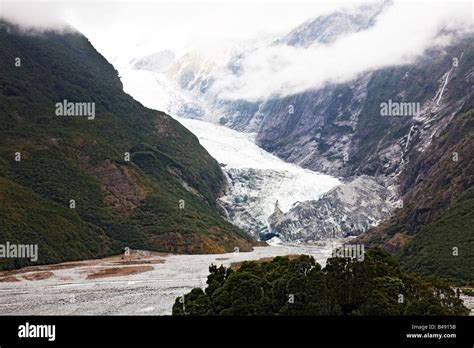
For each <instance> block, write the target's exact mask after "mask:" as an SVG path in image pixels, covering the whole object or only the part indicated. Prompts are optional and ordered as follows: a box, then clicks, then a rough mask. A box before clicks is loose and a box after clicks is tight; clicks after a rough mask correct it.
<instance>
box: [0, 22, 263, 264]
mask: <svg viewBox="0 0 474 348" xmlns="http://www.w3.org/2000/svg"><path fill="white" fill-rule="evenodd" d="M0 46H1V47H2V54H1V55H0V122H1V124H2V127H1V129H0V222H1V225H2V228H1V229H0V244H2V245H4V244H5V243H6V242H7V241H8V242H10V243H12V244H38V251H39V255H38V262H39V263H56V262H61V261H66V260H77V259H84V258H96V257H101V256H105V255H111V254H115V253H122V252H123V249H124V248H125V247H130V248H134V249H148V250H156V251H165V252H177V253H216V252H217V253H219V252H225V251H232V250H234V248H235V247H239V249H240V250H241V251H246V250H251V248H252V245H253V244H254V240H253V239H252V238H251V237H250V236H249V235H247V234H246V233H245V232H243V231H242V230H240V229H239V228H237V227H235V226H234V225H232V224H230V223H228V222H227V221H225V220H224V219H223V218H222V217H221V215H220V214H219V211H218V209H219V208H218V204H217V202H216V199H217V197H218V196H219V195H220V194H221V193H222V191H223V189H224V186H225V178H224V175H223V173H222V171H221V169H220V167H219V164H218V163H217V162H216V161H215V160H214V159H213V158H212V157H211V156H210V155H209V154H208V153H207V151H206V150H205V149H204V148H203V147H202V146H201V145H200V144H199V141H198V139H197V138H196V137H195V136H194V135H193V134H192V133H191V132H189V131H188V130H187V129H186V128H184V127H183V126H181V125H180V124H179V123H178V122H176V121H175V120H174V119H172V118H171V117H169V116H168V115H166V114H165V113H162V112H158V111H154V110H151V109H147V108H145V107H143V106H142V105H141V104H140V103H138V102H136V101H135V100H134V99H133V98H131V97H130V96H129V95H127V94H125V93H124V92H123V89H122V84H121V81H120V79H119V77H118V74H117V71H116V70H115V69H114V68H113V67H112V65H110V64H109V63H108V62H107V61H106V60H105V59H104V58H103V57H102V56H101V55H100V54H99V53H98V52H97V51H96V50H95V49H94V48H93V47H92V45H91V44H90V42H89V41H88V40H87V39H86V38H85V37H84V36H83V35H81V34H80V33H77V32H76V33H65V34H59V33H56V32H46V33H42V34H23V33H21V32H20V31H19V29H18V28H17V27H15V26H14V25H11V24H9V23H6V22H1V21H0ZM64 101H67V102H68V103H71V105H72V108H71V109H69V107H68V111H67V113H65V114H62V113H58V109H57V103H60V104H62V103H63V102H64ZM84 105H86V106H90V105H92V106H93V108H92V107H91V108H89V107H88V108H87V110H89V109H91V110H92V109H93V110H94V114H93V115H92V114H87V115H86V114H84V112H83V111H84V110H86V109H85V108H82V107H83V106H84ZM81 110H82V111H81ZM69 111H70V112H69ZM29 262H30V261H29V259H26V258H25V259H7V258H4V259H2V260H0V268H13V267H20V266H24V265H26V264H29Z"/></svg>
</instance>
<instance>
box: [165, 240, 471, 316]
mask: <svg viewBox="0 0 474 348" xmlns="http://www.w3.org/2000/svg"><path fill="white" fill-rule="evenodd" d="M209 271H210V274H209V276H208V278H207V287H206V288H205V289H204V290H202V289H200V288H195V289H193V290H192V291H191V292H189V293H187V294H185V295H184V296H183V297H178V298H177V299H176V301H175V304H174V305H173V315H200V316H205V315H265V316H268V315H389V316H394V315H467V314H468V313H469V310H468V309H467V308H466V307H464V305H463V303H462V301H461V300H460V299H459V297H458V294H457V293H456V292H455V291H454V290H452V289H451V288H450V286H449V285H448V284H447V283H446V282H444V281H442V280H440V279H438V278H435V277H423V276H420V275H418V274H415V273H406V272H404V271H403V270H402V269H401V268H400V266H399V264H398V263H397V262H396V260H395V259H394V258H393V257H392V256H391V255H390V254H388V253H387V252H385V251H383V249H381V248H379V247H374V248H370V249H369V250H368V251H367V252H366V254H365V258H364V261H361V262H360V261H357V260H356V259H351V258H342V257H333V258H329V259H328V261H327V265H326V266H325V267H324V268H322V267H321V266H320V265H319V264H318V263H316V261H315V260H314V258H313V257H311V256H307V255H301V256H299V257H297V258H295V259H290V258H289V257H275V258H274V259H273V260H272V261H271V262H256V261H246V262H244V263H243V264H242V265H241V266H240V268H238V269H237V270H232V268H226V267H224V266H220V267H217V266H215V265H211V266H210V267H209Z"/></svg>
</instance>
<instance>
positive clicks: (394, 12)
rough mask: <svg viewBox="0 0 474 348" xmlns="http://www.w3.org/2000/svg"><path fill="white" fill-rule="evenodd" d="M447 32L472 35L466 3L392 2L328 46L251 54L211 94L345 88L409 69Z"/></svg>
mask: <svg viewBox="0 0 474 348" xmlns="http://www.w3.org/2000/svg"><path fill="white" fill-rule="evenodd" d="M443 29H444V31H443V33H444V34H440V32H441V31H442V30H443ZM453 32H456V33H462V34H465V33H473V23H472V4H471V3H470V2H468V3H462V2H459V3H456V2H443V3H439V2H438V3H436V2H435V3H429V2H425V3H423V2H422V3H407V2H395V3H394V4H392V5H391V6H390V7H389V8H387V9H385V10H384V12H383V13H382V14H380V15H379V16H378V17H377V21H376V23H375V25H374V26H372V27H370V28H369V29H367V30H364V31H360V32H355V33H350V34H347V35H345V36H343V37H340V38H338V39H337V40H336V41H335V42H333V43H331V44H328V45H324V44H315V45H312V46H310V47H308V48H299V47H291V46H287V45H273V46H267V47H262V48H260V49H257V50H254V51H252V52H250V53H248V54H246V55H245V56H244V57H243V59H242V61H241V63H240V66H241V74H239V75H234V74H232V73H231V72H230V71H229V70H228V69H221V70H220V71H219V72H218V73H217V74H216V82H215V83H214V85H213V86H212V92H213V93H215V94H216V95H218V96H219V98H221V99H231V100H233V99H244V100H248V101H258V100H262V99H265V98H269V97H275V96H279V97H283V96H288V95H293V94H296V93H300V92H303V91H306V90H309V89H315V88H319V87H322V86H323V85H324V84H325V83H328V82H330V83H342V82H348V81H350V80H352V79H354V78H356V77H357V76H359V75H360V74H363V73H365V72H367V71H370V70H374V69H380V68H383V67H387V66H396V65H403V64H409V63H413V62H414V61H415V60H416V59H417V58H418V57H420V56H421V55H423V53H424V52H425V51H426V50H427V49H428V48H431V47H435V46H439V47H442V46H445V45H447V44H449V43H450V42H451V41H452V39H453Z"/></svg>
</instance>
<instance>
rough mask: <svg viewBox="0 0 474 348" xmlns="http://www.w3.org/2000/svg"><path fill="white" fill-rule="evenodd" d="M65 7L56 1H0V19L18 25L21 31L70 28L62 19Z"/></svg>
mask: <svg viewBox="0 0 474 348" xmlns="http://www.w3.org/2000/svg"><path fill="white" fill-rule="evenodd" d="M65 12H66V9H65V7H64V6H62V4H60V3H57V2H43V1H30V2H21V1H19V2H12V1H4V0H1V1H0V19H4V20H6V21H8V22H10V23H13V24H16V25H19V26H20V28H21V29H22V30H23V31H27V32H38V31H45V30H57V31H64V30H72V28H71V27H70V26H69V25H68V24H67V22H66V21H65V20H64V18H65Z"/></svg>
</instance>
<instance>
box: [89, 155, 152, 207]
mask: <svg viewBox="0 0 474 348" xmlns="http://www.w3.org/2000/svg"><path fill="white" fill-rule="evenodd" d="M83 164H84V165H85V166H86V170H87V172H88V173H90V174H92V175H93V176H95V177H96V178H97V180H99V181H100V183H101V184H102V185H103V189H104V191H105V196H104V201H105V203H106V204H107V205H108V206H112V207H114V208H115V209H117V210H118V211H120V212H122V213H125V214H129V213H130V212H131V210H132V209H133V208H135V207H136V206H137V205H138V203H139V202H140V201H141V200H143V199H144V198H145V197H146V191H145V189H143V188H142V187H140V186H139V185H138V183H137V181H136V179H135V178H134V177H133V175H132V174H131V173H130V170H129V168H127V167H126V166H123V165H119V164H117V163H114V162H112V161H110V160H105V161H103V162H101V163H99V164H95V165H92V164H87V163H86V162H84V161H83Z"/></svg>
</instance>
